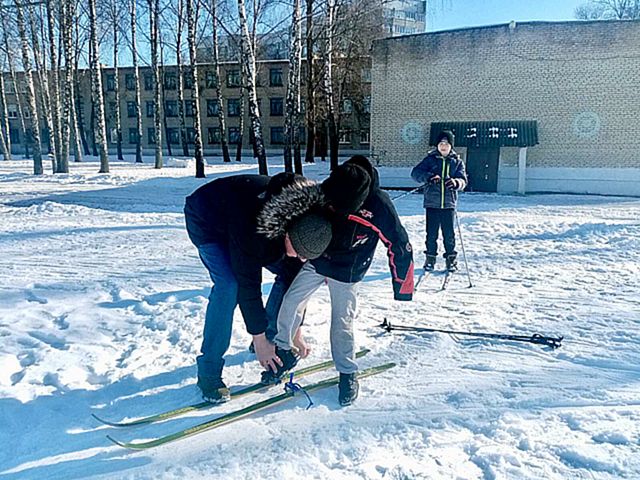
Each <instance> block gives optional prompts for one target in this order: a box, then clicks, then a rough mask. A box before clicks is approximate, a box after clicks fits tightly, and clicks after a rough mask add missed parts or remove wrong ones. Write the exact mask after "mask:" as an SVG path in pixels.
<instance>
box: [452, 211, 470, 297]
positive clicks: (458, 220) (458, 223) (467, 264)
mask: <svg viewBox="0 0 640 480" xmlns="http://www.w3.org/2000/svg"><path fill="white" fill-rule="evenodd" d="M453 212H454V215H455V217H456V225H458V237H460V248H462V257H463V258H464V267H465V268H466V269H467V278H468V279H469V288H471V287H473V283H471V275H470V274H469V263H468V262H467V253H466V252H465V251H464V241H463V240H462V229H461V228H460V219H459V218H458V211H457V210H455V209H454V210H453Z"/></svg>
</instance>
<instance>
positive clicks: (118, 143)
mask: <svg viewBox="0 0 640 480" xmlns="http://www.w3.org/2000/svg"><path fill="white" fill-rule="evenodd" d="M117 2H118V0H112V1H111V15H112V18H111V20H112V22H113V25H112V27H113V73H114V88H113V89H114V93H115V96H116V102H115V103H116V109H115V112H114V114H115V117H116V118H115V127H116V151H117V155H118V160H124V157H123V156H122V118H121V115H120V75H119V69H118V47H119V44H118V41H119V40H118V21H117V20H118V3H117Z"/></svg>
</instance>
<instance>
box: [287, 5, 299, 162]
mask: <svg viewBox="0 0 640 480" xmlns="http://www.w3.org/2000/svg"><path fill="white" fill-rule="evenodd" d="M300 31H301V28H300V0H294V2H293V15H292V17H291V44H290V50H289V74H288V76H287V101H286V111H285V118H284V170H285V171H286V172H293V165H292V162H291V150H292V148H293V146H294V137H296V136H297V135H296V132H295V131H296V130H297V118H298V111H299V108H300V59H301V57H300V55H301V50H302V49H301V37H300ZM300 168H301V167H300ZM297 173H302V172H301V171H299V172H297Z"/></svg>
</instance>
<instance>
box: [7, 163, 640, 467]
mask: <svg viewBox="0 0 640 480" xmlns="http://www.w3.org/2000/svg"><path fill="white" fill-rule="evenodd" d="M30 168H31V166H30V164H29V163H27V162H20V161H16V162H0V220H1V221H0V339H1V342H0V426H1V427H0V444H2V445H3V448H2V449H0V480H4V479H18V478H19V479H32V478H38V479H41V478H55V479H76V478H113V479H115V478H117V479H120V478H136V479H147V478H148V479H152V478H154V479H155V478H168V479H184V478H225V479H229V478H238V479H244V478H254V479H258V478H265V479H268V478H279V479H294V478H295V479H298V478H318V479H326V478H329V479H334V478H335V479H352V478H353V479H356V478H370V479H405V478H406V479H414V478H442V479H450V478H465V479H494V478H496V479H502V478H514V479H540V478H545V479H556V478H557V479H561V478H562V479H564V478H571V479H576V478H578V479H581V478H584V479H593V478H597V479H617V478H629V479H634V478H640V294H639V291H638V290H639V289H638V285H640V199H637V198H636V199H634V198H624V197H590V196H575V195H531V196H526V197H517V196H500V195H490V194H464V195H463V197H462V200H461V205H460V209H459V219H460V222H461V227H462V233H463V240H464V247H465V249H466V253H467V256H468V260H469V269H470V274H471V281H472V283H473V284H474V287H473V288H467V287H468V285H469V281H468V279H467V277H466V272H465V271H464V262H462V261H461V267H462V268H461V272H460V273H458V274H456V275H455V276H454V277H453V279H452V280H451V283H450V285H449V288H448V289H447V290H446V291H438V288H439V285H440V282H441V278H442V277H437V276H434V277H429V278H427V279H426V280H425V282H424V283H423V284H422V285H421V286H420V289H419V291H418V292H417V293H416V295H415V298H414V302H411V303H409V302H406V303H399V302H394V301H393V300H392V291H391V285H390V275H389V273H388V269H387V261H386V255H385V253H384V251H383V249H382V248H381V247H380V248H379V249H378V251H377V255H376V259H375V261H374V264H373V266H372V268H371V269H370V271H369V273H368V274H367V277H366V278H365V280H364V281H363V282H362V284H361V288H360V316H359V321H358V322H357V325H356V338H357V341H358V344H359V346H360V347H367V348H370V349H371V350H372V352H371V353H370V354H369V355H368V356H367V357H365V358H364V359H363V360H362V361H361V362H360V363H361V365H362V366H363V367H367V366H372V365H377V364H380V363H384V362H387V361H394V362H397V363H398V366H397V367H396V368H394V369H393V370H392V371H390V372H389V373H385V374H382V375H379V376H376V377H371V378H368V379H364V380H363V381H362V385H361V396H360V398H359V399H358V401H357V403H355V404H354V405H353V406H352V407H349V408H344V409H342V408H340V407H339V406H338V404H337V399H336V396H337V393H336V391H335V390H334V389H327V390H325V391H320V392H316V393H315V394H314V395H313V400H314V403H315V405H314V406H313V407H312V408H311V409H310V410H305V406H306V402H305V401H304V399H302V398H301V399H298V400H294V401H292V402H290V403H289V404H287V405H284V406H281V407H275V408H272V409H269V410H267V411H265V412H262V413H259V414H257V415H255V416H253V417H252V418H249V419H246V420H242V421H240V422H238V423H235V424H232V425H229V426H226V427H222V428H220V429H217V430H213V431H210V432H206V433H203V434H200V435H198V436H195V437H192V438H190V439H187V440H183V441H180V442H177V443H174V444H172V445H171V446H167V447H160V448H157V449H155V450H151V451H148V452H129V451H126V450H123V449H121V448H119V447H116V446H114V445H112V444H111V443H110V442H109V441H108V440H107V439H106V438H105V435H106V434H113V435H114V436H115V437H117V438H121V439H123V440H133V439H145V438H153V437H155V436H159V435H163V434H167V433H171V432H173V431H174V430H176V429H178V428H182V427H186V426H190V425H194V424H196V423H199V422H200V421H204V420H206V419H210V418H213V417H215V416H216V415H217V414H218V413H220V412H228V411H231V410H233V409H235V408H238V407H241V406H244V405H247V404H249V403H251V401H252V398H244V399H241V400H238V401H237V403H236V401H234V402H231V403H230V404H227V405H224V406H222V407H217V408H213V409H210V410H206V411H200V412H197V413H194V414H191V415H189V416H187V417H185V418H179V419H175V420H170V421H168V422H164V423H161V424H158V425H151V426H146V427H140V428H135V429H130V430H122V429H120V430H115V429H112V428H109V427H105V426H101V425H99V424H98V423H97V422H96V421H95V420H94V419H92V418H91V416H90V414H91V413H92V412H94V413H96V414H99V415H101V416H104V417H106V418H110V419H114V420H120V419H122V418H125V417H129V418H134V417H137V416H143V415H148V414H152V413H156V412H159V411H162V410H165V409H168V408H173V407H176V406H180V405H183V404H186V403H193V402H197V401H199V397H198V392H197V389H196V388H195V386H194V381H195V367H194V358H195V355H196V354H197V350H198V347H199V342H200V334H201V329H202V317H203V313H204V308H205V306H206V297H207V295H208V290H209V280H208V276H207V274H206V271H205V270H204V268H203V267H202V266H201V264H200V261H199V259H198V257H197V254H196V251H195V248H194V247H193V246H192V245H191V244H190V243H189V240H188V238H187V236H186V232H185V230H184V226H183V216H182V206H183V202H184V197H185V196H186V195H187V194H189V193H190V192H191V191H193V190H194V189H195V188H197V187H198V186H199V185H201V184H202V183H203V182H204V181H209V180H211V179H213V178H215V176H217V175H223V174H227V173H229V172H239V171H246V172H255V166H254V165H251V164H232V165H223V164H216V165H213V166H209V167H208V169H207V174H208V178H207V179H206V180H197V179H194V178H192V174H193V172H192V170H191V169H178V168H166V169H163V170H160V171H158V170H154V169H152V168H150V166H148V165H143V166H136V165H132V164H127V163H113V164H112V173H111V174H110V175H99V174H96V173H94V172H95V171H97V166H96V164H95V163H87V164H83V165H82V166H77V165H73V171H74V173H72V174H69V175H56V176H53V175H50V174H46V175H44V176H42V177H38V178H36V177H34V176H33V175H31V174H30ZM274 171H276V170H274ZM307 172H308V174H309V175H310V176H312V177H315V178H321V177H322V176H324V175H326V165H315V166H312V167H310V168H308V169H307ZM421 205H422V204H421V198H420V196H419V195H409V196H406V197H404V198H402V199H400V200H398V201H397V208H398V211H399V213H400V214H401V216H402V220H403V223H404V224H405V226H406V228H407V230H408V231H409V233H410V236H411V239H412V243H413V245H414V247H415V249H416V251H417V252H420V253H418V254H417V255H416V264H417V265H421V264H422V262H423V260H424V257H423V254H422V253H421V250H422V247H423V242H424V238H423V229H424V216H423V215H424V210H423V209H422V206H421ZM439 262H442V260H441V259H439ZM442 266H443V263H439V264H438V266H437V267H438V268H439V267H442ZM266 278H267V279H268V281H267V284H266V285H265V289H264V293H265V295H266V294H268V290H269V286H270V281H271V279H270V277H266ZM329 308H330V305H329V298H328V292H327V291H326V290H325V289H321V290H320V292H319V293H318V294H317V295H316V296H315V297H314V298H313V300H312V301H311V304H310V308H309V311H308V315H307V320H306V324H305V325H306V330H305V334H306V336H307V337H308V339H309V341H310V343H311V344H312V346H313V353H312V356H311V358H310V359H309V360H307V361H305V362H304V363H303V366H304V365H308V364H311V363H315V361H320V360H325V359H327V358H330V353H329V346H328V343H329V342H328V325H327V319H328V317H329ZM236 315H237V318H236V325H235V326H236V328H235V331H234V337H233V339H232V346H231V349H230V350H229V353H228V359H227V365H228V367H229V368H228V369H227V371H226V373H225V377H226V380H227V381H228V382H229V383H231V384H232V385H239V386H240V385H249V384H251V383H254V382H255V381H256V380H257V379H258V377H259V366H258V365H257V363H256V362H255V361H253V356H252V355H250V354H249V353H248V351H247V348H246V347H247V345H248V343H249V336H248V334H246V332H244V329H243V325H242V319H241V318H240V314H239V312H237V313H236ZM384 318H388V319H389V320H390V321H392V322H395V323H405V324H410V325H420V326H427V327H435V328H452V329H456V330H476V331H487V332H500V333H516V334H526V335H530V334H533V333H536V332H537V333H541V334H545V335H553V336H560V335H562V336H564V341H563V346H562V347H561V348H560V349H558V350H550V349H548V348H542V347H540V346H537V345H530V344H524V343H516V342H490V341H486V340H480V339H471V338H468V337H452V336H448V335H443V334H425V333H421V334H414V333H411V334H406V333H400V332H394V333H384V332H383V331H382V330H381V329H380V328H378V327H377V325H378V324H379V323H380V322H382V320H383V319H384ZM332 374H333V373H332V372H328V373H327V374H325V375H326V376H328V375H332ZM314 378H316V377H314ZM311 380H312V378H308V379H304V380H303V381H301V383H305V382H310V381H311ZM273 394H274V393H273V392H269V393H267V394H258V395H256V397H257V398H260V399H261V398H266V396H270V395H273Z"/></svg>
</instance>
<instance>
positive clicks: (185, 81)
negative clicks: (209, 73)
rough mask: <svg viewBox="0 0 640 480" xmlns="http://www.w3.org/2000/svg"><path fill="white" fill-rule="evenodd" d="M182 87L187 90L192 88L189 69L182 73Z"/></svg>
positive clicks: (191, 74)
mask: <svg viewBox="0 0 640 480" xmlns="http://www.w3.org/2000/svg"><path fill="white" fill-rule="evenodd" d="M182 85H183V86H184V88H187V89H192V88H193V71H192V70H191V69H190V68H188V69H186V70H185V71H184V72H182Z"/></svg>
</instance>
